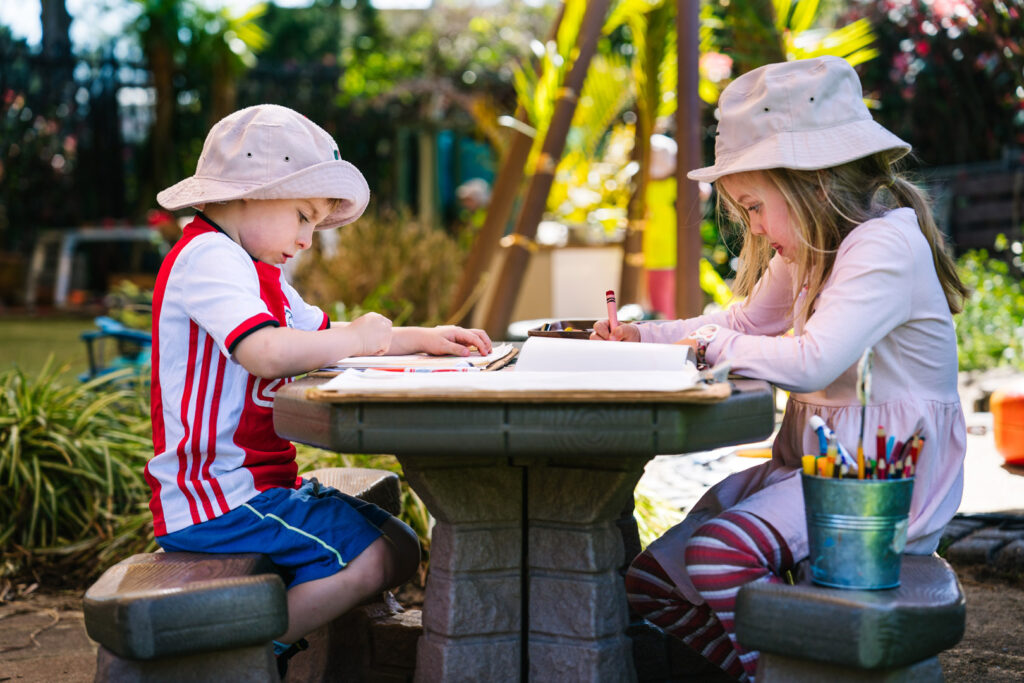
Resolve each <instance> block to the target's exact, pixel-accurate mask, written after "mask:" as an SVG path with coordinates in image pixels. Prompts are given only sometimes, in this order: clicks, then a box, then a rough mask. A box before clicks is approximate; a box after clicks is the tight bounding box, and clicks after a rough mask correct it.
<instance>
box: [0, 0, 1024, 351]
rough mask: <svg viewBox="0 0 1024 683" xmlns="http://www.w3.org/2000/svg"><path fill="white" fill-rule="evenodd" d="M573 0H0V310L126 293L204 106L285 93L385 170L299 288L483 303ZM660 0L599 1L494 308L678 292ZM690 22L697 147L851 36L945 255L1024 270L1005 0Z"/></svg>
mask: <svg viewBox="0 0 1024 683" xmlns="http://www.w3.org/2000/svg"><path fill="white" fill-rule="evenodd" d="M585 4H586V3H584V2H582V1H576V2H573V1H570V2H566V3H560V2H553V1H550V0H531V1H527V0H509V1H503V2H497V1H479V0H478V1H475V2H474V1H470V0H436V1H432V0H408V1H403V0H376V1H370V0H281V1H280V2H277V3H274V2H270V3H257V2H252V1H250V0H42V1H41V2H40V0H23V1H22V2H18V3H13V2H8V3H3V4H2V6H0V68H2V71H0V306H2V307H3V308H2V309H0V311H2V312H3V313H4V314H8V315H10V314H15V313H26V312H27V313H38V312H45V311H48V310H52V309H55V310H60V311H69V312H74V311H79V312H85V313H86V314H88V315H93V314H95V313H101V312H106V311H107V309H109V307H110V306H111V305H112V304H114V305H116V304H117V303H118V299H117V296H116V295H117V294H118V293H119V292H120V293H121V295H122V296H121V299H124V298H125V297H128V298H133V297H136V298H137V297H138V296H141V297H142V298H144V296H145V290H146V289H147V288H148V287H150V286H151V285H152V280H153V276H154V275H155V272H156V269H157V267H158V265H159V262H160V258H161V255H162V253H163V252H165V251H166V249H167V247H168V246H169V245H170V244H172V243H173V241H174V239H175V238H176V234H177V231H178V230H179V228H180V222H181V218H182V216H171V215H169V214H166V213H165V212H162V211H160V210H159V207H158V206H157V205H156V203H155V194H156V192H157V191H159V190H160V189H162V188H164V187H166V186H168V185H170V184H172V183H174V182H176V181H177V180H179V179H181V178H182V177H185V176H187V175H190V174H191V173H192V172H193V170H194V168H195V163H196V159H197V158H198V155H199V152H200V149H201V147H202V143H203V139H204V137H205V134H206V132H207V131H208V130H209V128H210V126H211V125H212V124H213V123H214V122H216V121H217V120H218V119H220V118H221V117H223V116H224V115H226V114H228V113H230V112H231V111H234V110H235V109H238V108H241V107H244V106H248V105H252V104H257V103H261V102H274V103H280V104H284V105H287V106H290V107H292V108H294V109H296V110H298V111H300V112H302V113H304V114H306V115H307V116H309V117H310V118H311V119H313V120H314V121H316V122H318V123H319V124H321V125H322V126H324V127H325V128H326V129H327V130H328V131H329V132H331V133H332V134H333V135H334V136H335V137H336V139H337V140H338V141H339V143H340V146H341V150H342V154H343V156H344V157H345V158H346V159H348V160H349V161H351V162H352V163H354V164H355V165H356V166H357V167H359V168H360V169H361V170H362V172H363V173H364V175H365V176H366V177H367V180H368V181H369V184H370V187H371V190H372V194H373V201H372V204H371V208H370V210H369V211H368V212H367V215H366V217H365V218H364V219H362V220H361V221H360V222H359V223H357V224H356V226H354V227H353V228H348V229H346V230H344V231H341V232H337V233H334V234H328V235H325V236H324V239H323V240H321V241H320V243H319V244H318V245H317V248H316V249H315V250H314V251H313V253H311V254H310V255H309V256H308V257H307V258H306V259H305V260H303V261H301V262H300V263H298V264H297V265H296V267H295V272H294V273H292V275H293V278H294V279H295V280H296V281H298V284H300V285H302V287H300V289H303V291H305V292H306V293H307V294H309V296H310V297H311V298H312V299H313V300H314V301H315V302H316V303H318V304H320V305H321V306H324V307H325V308H328V309H331V311H332V314H336V315H340V316H345V315H351V314H352V313H353V312H361V311H362V310H366V309H370V308H373V309H377V310H381V312H383V313H385V314H387V315H391V316H393V317H395V318H396V322H400V323H401V322H405V323H410V322H416V323H436V322H442V321H445V320H448V319H451V318H454V319H457V320H459V321H461V322H466V323H469V322H477V323H481V324H482V323H483V322H484V320H483V319H482V318H481V316H482V315H483V313H484V312H485V311H484V310H483V309H485V308H486V302H487V292H486V291H485V290H486V285H481V284H480V281H481V280H482V279H485V276H486V275H488V274H489V273H490V274H494V272H495V271H496V270H497V267H496V266H494V265H493V264H494V263H497V260H496V259H494V258H493V254H492V252H495V253H498V252H501V247H500V246H498V245H496V244H495V245H482V246H480V247H478V248H483V246H487V248H486V249H483V251H485V252H487V253H486V254H485V255H484V257H483V261H484V264H483V265H480V264H479V263H473V264H471V265H470V266H469V272H466V258H467V255H468V254H469V253H470V251H471V249H472V248H473V246H474V241H475V240H476V239H477V234H478V232H479V230H480V228H481V226H482V225H483V223H484V222H485V219H486V216H487V211H488V205H489V204H490V201H491V190H492V188H493V185H494V182H495V177H496V175H498V173H499V171H500V170H501V169H502V166H503V164H505V165H509V164H511V165H513V166H514V165H515V164H516V163H518V165H519V169H520V177H521V178H525V180H521V181H520V183H518V184H513V185H512V186H511V187H512V190H513V191H512V194H514V195H515V197H514V200H513V206H512V207H509V208H504V207H502V210H501V211H499V213H503V214H504V215H503V216H498V217H496V218H498V219H500V220H498V223H500V225H499V226H498V227H497V230H498V231H499V232H500V234H499V237H500V236H502V235H505V234H506V233H509V232H511V231H512V229H513V227H514V225H515V220H516V216H517V212H518V211H521V207H520V206H519V202H520V197H521V195H522V194H523V192H524V188H525V187H526V186H527V183H528V182H529V179H530V177H531V174H532V172H533V170H534V166H533V164H535V161H536V156H537V152H538V150H539V148H540V145H541V143H542V142H543V138H544V132H545V130H546V127H547V125H548V123H549V122H550V120H551V117H552V113H553V109H554V106H555V103H556V101H557V92H558V88H559V87H561V86H562V85H563V82H564V79H565V77H566V72H567V71H568V67H569V66H571V64H572V60H573V58H574V54H575V53H574V50H575V49H576V48H577V44H578V37H579V32H580V30H581V29H580V26H581V23H582V15H583V9H584V7H585ZM676 4H677V3H675V2H663V1H658V0H620V1H618V2H613V3H612V6H611V10H610V11H609V13H608V15H607V16H606V17H605V21H604V23H603V24H602V25H601V28H600V39H599V43H598V48H597V54H596V55H595V56H594V57H593V59H592V60H591V61H590V64H589V69H588V73H587V79H586V81H585V84H584V86H583V96H582V97H581V98H580V101H579V103H578V105H577V107H576V110H575V113H574V117H573V119H572V125H571V127H570V129H569V132H568V134H567V135H566V136H565V142H564V145H565V152H564V154H563V156H562V160H561V163H560V164H559V166H558V169H557V172H556V176H555V179H554V182H553V184H552V187H551V191H550V192H549V193H548V196H547V200H546V205H545V206H544V207H543V215H542V221H541V222H540V225H539V227H538V228H537V232H536V236H535V237H536V239H535V244H533V245H531V246H535V247H537V249H535V250H534V254H533V257H532V258H531V264H530V270H529V272H528V273H527V274H526V276H525V277H523V278H522V279H521V280H520V281H519V282H518V283H516V282H510V283H506V284H505V285H503V286H505V287H506V288H507V287H514V288H515V289H517V290H520V291H519V293H520V294H521V296H519V297H518V298H517V299H516V300H515V305H513V307H512V310H510V311H508V312H507V313H506V314H505V315H504V317H502V316H498V318H501V320H502V321H504V322H507V321H508V320H512V319H517V318H536V317H545V316H553V317H566V316H569V315H575V316H577V317H579V316H580V315H584V314H588V313H590V312H593V307H594V306H597V307H598V308H597V309H596V310H597V312H599V311H600V305H601V304H602V302H600V301H599V297H597V298H595V297H593V296H592V293H591V292H587V293H586V294H585V295H584V294H579V295H577V293H576V292H574V291H572V290H573V287H572V284H571V283H572V282H573V281H576V280H579V275H580V274H581V273H583V274H585V273H587V272H591V273H594V272H606V273H607V274H608V275H607V277H608V278H609V279H610V284H611V285H612V286H616V285H619V284H621V287H622V289H623V290H624V294H626V300H625V301H622V303H636V304H638V305H639V306H640V307H641V311H642V312H641V315H646V316H651V317H654V316H658V315H669V316H670V315H672V314H673V313H674V312H675V311H674V310H673V306H672V302H671V300H670V297H669V300H668V301H665V297H659V289H664V288H665V287H666V286H667V285H665V284H664V281H663V280H659V279H658V272H657V271H664V270H669V271H671V269H673V268H674V267H675V259H674V249H675V242H674V234H671V235H669V234H666V233H668V232H674V230H669V229H668V228H661V227H659V225H661V224H664V225H672V224H673V222H674V220H675V217H674V214H673V215H669V216H667V217H665V216H659V215H658V214H659V210H660V208H664V207H669V206H670V205H671V204H672V202H673V201H674V197H675V192H674V191H675V187H674V184H675V181H674V179H670V181H669V183H668V185H670V186H671V187H667V188H666V187H664V185H665V184H664V183H661V184H659V182H658V181H659V179H658V178H653V179H652V177H651V175H650V167H651V161H652V153H651V151H650V149H651V146H650V144H649V143H648V142H646V140H648V138H649V136H650V135H652V134H661V135H664V136H665V137H666V138H668V139H670V140H671V138H672V137H674V135H675V130H674V128H675V120H674V118H673V114H674V112H675V108H676V101H677V98H676V92H675V89H676V75H675V60H676V36H675V31H674V30H673V28H674V17H675V12H676ZM699 22H700V27H699V46H695V47H693V48H692V49H693V52H694V55H693V56H694V58H696V59H698V60H699V75H700V84H699V96H700V101H701V104H702V108H701V112H700V114H699V115H700V117H701V137H702V144H703V145H704V146H705V152H706V153H705V158H706V159H710V158H711V155H712V146H713V133H714V104H715V101H716V99H717V95H718V93H719V92H720V90H721V88H722V87H724V85H726V84H727V83H728V82H729V81H730V80H731V79H732V78H733V77H735V76H736V75H738V74H740V73H743V72H745V71H748V70H750V69H751V68H754V67H756V66H759V65H761V64H764V63H768V62H772V61H779V60H784V59H794V58H799V57H806V56H813V55H816V54H823V53H828V54H837V55H840V56H843V57H846V58H847V59H849V60H850V61H851V63H853V64H854V65H855V66H856V67H857V68H858V71H859V72H860V74H861V76H862V80H863V83H864V86H865V95H866V98H867V100H868V102H869V105H870V106H871V107H872V109H873V111H874V114H875V116H876V117H877V119H878V120H879V121H880V122H881V123H882V124H883V125H885V126H887V127H888V128H890V129H891V130H893V131H894V132H895V133H897V134H898V135H900V136H901V137H903V138H904V139H907V140H908V141H911V142H912V143H913V145H914V149H915V152H916V155H917V157H916V159H914V160H913V162H911V163H912V164H913V165H914V167H915V168H914V169H913V170H915V171H917V172H918V174H919V176H920V178H921V179H922V182H924V183H926V184H928V185H929V186H930V187H931V189H932V190H933V194H934V195H935V197H936V200H937V202H938V203H937V208H938V212H939V218H940V222H941V223H942V225H943V228H944V229H945V230H946V232H947V234H948V235H949V237H950V239H951V241H952V243H953V245H954V247H955V248H956V249H957V250H958V253H963V252H965V251H966V250H968V249H971V248H985V249H988V250H989V251H993V250H995V248H996V240H997V236H998V235H1003V236H1004V237H1005V238H1006V240H1008V241H1006V243H1005V244H1003V245H1002V247H1003V249H1004V250H1006V251H1007V252H1008V255H1007V258H1006V259H1004V260H1006V261H1007V262H1008V263H1009V264H1010V265H1011V266H1014V265H1016V266H1017V269H1018V271H1019V265H1020V261H1019V258H1017V259H1016V262H1014V261H1015V259H1014V256H1019V253H1016V252H1014V251H1012V249H1014V248H1016V249H1017V251H1018V252H1019V245H1018V242H1019V239H1020V216H1019V209H1020V194H1021V188H1020V184H1021V183H1020V172H1019V169H1020V167H1021V154H1022V152H1021V150H1022V147H1024V105H1022V99H1024V57H1022V54H1021V43H1022V40H1021V39H1022V37H1024V16H1022V5H1021V1H1020V0H998V1H989V0H848V1H837V0H798V1H793V0H775V1H774V2H770V1H768V0H707V1H705V2H703V3H701V4H700V9H699ZM684 48H685V49H687V50H689V49H691V46H684ZM517 135H518V136H524V135H525V136H528V137H529V138H530V139H531V140H532V147H531V148H530V152H529V154H530V156H528V157H527V158H526V159H525V161H522V160H520V161H514V160H510V159H509V156H510V148H512V147H514V146H515V145H514V143H515V138H516V136H517ZM638 141H640V142H639V143H638ZM656 146H657V145H656ZM655 154H657V152H655ZM673 163H674V160H673ZM979 176H981V177H983V178H984V179H985V180H983V182H982V184H983V185H987V186H990V187H991V186H992V185H993V183H995V184H999V183H1002V185H1005V192H1004V193H1003V195H1002V196H1001V197H1000V201H1002V202H1003V204H1004V205H1005V206H1004V207H1003V208H1002V209H991V210H994V211H997V212H998V211H1002V214H1001V215H999V216H993V217H992V220H990V221H988V222H986V223H984V224H978V221H979V217H978V216H977V213H978V211H977V210H971V211H962V210H961V211H959V212H958V208H959V209H963V208H965V207H966V206H967V205H968V204H970V203H971V202H975V201H977V199H976V197H975V195H977V194H978V192H977V189H976V188H973V189H972V188H970V187H967V186H966V185H968V184H969V183H968V181H970V180H971V179H977V178H978V177H979ZM505 189H507V188H505ZM705 190H707V188H705ZM508 194H509V192H507V191H504V192H502V198H503V199H507V196H508ZM638 195H641V196H640V197H638ZM958 202H959V204H960V205H961V206H959V207H958ZM645 204H653V205H654V206H653V209H652V208H648V207H647V206H645ZM1015 211H1016V212H1017V213H1014V212H1015ZM970 214H974V215H973V218H971V217H970ZM630 220H634V221H641V222H647V223H650V224H652V225H648V226H647V228H648V229H647V233H649V234H645V236H644V240H645V245H644V257H645V258H644V264H645V270H647V271H650V272H648V273H646V277H641V276H637V275H636V274H632V273H624V272H623V270H622V269H623V266H622V264H620V263H619V262H620V261H621V254H622V242H623V240H624V239H625V233H626V227H627V226H628V225H629V224H630ZM972 220H973V223H972ZM493 229H494V228H492V230H493ZM701 233H702V243H703V245H704V250H703V251H704V256H705V257H706V263H705V264H703V265H702V269H701V275H702V278H701V286H702V287H703V289H704V290H705V291H706V294H705V302H706V303H711V302H714V301H715V300H716V297H717V299H718V300H719V303H721V302H722V301H721V300H722V299H725V298H727V295H726V293H725V291H724V290H723V289H721V282H719V281H718V279H721V280H723V281H724V282H726V283H727V282H728V278H729V277H730V274H731V264H730V260H731V258H732V255H733V253H734V252H735V244H733V243H732V241H731V239H730V237H729V236H728V235H725V236H723V235H721V234H720V231H719V230H718V227H717V225H716V224H715V222H714V220H713V217H712V216H711V215H710V214H709V215H708V220H707V221H706V222H705V223H704V224H703V226H702V228H701ZM506 242H507V240H506ZM1014 245H1018V246H1016V247H1014ZM506 246H507V243H506ZM577 246H588V247H604V248H605V249H604V250H603V252H604V253H602V249H598V248H593V249H590V250H587V251H585V252H582V253H577V252H575V251H573V247H577ZM616 249H617V250H618V251H616ZM708 266H710V267H708ZM626 267H627V268H628V265H627V266H626ZM625 276H629V277H633V278H634V279H636V282H635V283H633V282H623V281H622V279H623V278H624V277H625ZM716 276H717V278H716ZM460 278H462V279H463V280H466V281H464V282H461V283H460ZM494 279H496V278H493V277H492V278H491V280H492V281H493V280H494ZM513 279H514V278H513ZM478 285H479V286H478ZM126 286H127V287H128V289H129V291H127V292H126V291H123V290H124V288H125V287H126ZM490 286H491V287H493V286H494V284H493V283H492V284H491V285H490ZM133 287H134V288H137V289H140V290H142V291H141V292H136V291H135V289H132V288H133ZM599 287H600V283H592V287H591V289H595V290H596V289H597V288H599ZM523 290H525V291H523ZM716 292H717V294H716ZM112 294H114V295H115V296H114V298H113V299H112V298H111V295H112ZM590 298H594V302H593V303H592V304H591V303H586V304H585V303H583V302H584V301H589V299H590ZM620 301H621V299H620ZM478 304H479V305H478ZM474 308H475V309H476V314H477V319H476V320H475V321H474V319H473V318H472V315H471V314H472V313H473V309H474ZM492 317H493V316H492ZM129 322H138V321H129ZM139 325H140V327H143V328H144V326H145V323H144V321H143V322H141V323H139ZM489 331H491V333H492V334H495V335H496V336H502V334H503V333H504V332H505V331H506V330H505V329H504V327H503V326H501V327H500V328H499V329H491V330H489Z"/></svg>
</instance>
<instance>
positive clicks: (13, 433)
mask: <svg viewBox="0 0 1024 683" xmlns="http://www.w3.org/2000/svg"><path fill="white" fill-rule="evenodd" d="M66 371H67V366H65V367H63V368H60V369H54V367H53V361H52V358H51V359H50V360H49V361H47V363H46V364H45V366H44V367H43V369H42V370H41V371H40V372H39V374H38V376H35V377H29V376H27V375H26V374H25V373H24V372H23V371H22V370H21V369H19V368H12V369H10V370H6V371H4V372H2V373H0V490H2V491H3V493H2V494H0V554H2V555H3V557H4V558H5V559H4V562H3V564H2V565H0V577H5V576H12V577H18V576H21V577H24V576H28V575H30V574H33V575H35V578H36V580H39V579H40V578H41V575H43V574H46V575H49V576H56V577H59V578H60V580H61V581H74V580H75V579H85V578H91V577H93V576H96V575H98V574H99V573H100V572H101V571H102V570H103V569H104V568H106V566H107V565H109V564H110V563H111V562H113V561H116V560H118V559H120V558H121V557H122V556H124V555H128V554H131V553H133V552H142V551H143V550H145V549H147V548H150V547H152V545H153V543H152V540H151V539H152V537H153V536H152V530H151V528H150V529H147V527H150V526H151V518H150V513H149V510H148V509H147V507H146V502H147V501H148V499H149V488H148V486H147V485H146V483H145V481H144V480H143V477H142V468H143V465H144V464H145V462H146V460H147V458H148V457H149V455H150V453H151V450H152V446H151V442H150V434H149V430H150V426H149V425H150V420H149V410H148V405H147V398H146V397H147V396H148V391H145V390H144V388H143V386H142V382H139V381H138V380H134V381H129V380H128V379H127V378H129V377H131V375H128V374H126V373H111V374H109V375H105V376H103V377H100V378H97V379H94V380H92V381H90V382H86V383H83V384H79V383H69V382H66V381H62V379H63V378H62V377H61V375H62V373H64V372H66Z"/></svg>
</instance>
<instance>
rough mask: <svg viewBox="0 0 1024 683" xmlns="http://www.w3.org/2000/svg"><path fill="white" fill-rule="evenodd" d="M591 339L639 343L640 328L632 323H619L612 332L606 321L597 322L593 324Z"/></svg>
mask: <svg viewBox="0 0 1024 683" xmlns="http://www.w3.org/2000/svg"><path fill="white" fill-rule="evenodd" d="M590 338H591V339H607V340H608V341H627V342H638V341H640V328H639V327H637V326H636V325H634V324H633V323H620V324H619V326H618V327H616V328H615V329H614V330H612V329H610V328H609V326H608V321H607V320H598V321H597V322H595V323H594V332H593V333H592V334H591V335H590Z"/></svg>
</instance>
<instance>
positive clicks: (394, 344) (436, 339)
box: [331, 323, 491, 356]
mask: <svg viewBox="0 0 1024 683" xmlns="http://www.w3.org/2000/svg"><path fill="white" fill-rule="evenodd" d="M334 324H335V323H331V325H334ZM470 346H475V347H476V348H477V350H478V351H479V352H480V354H481V355H487V354H488V353H490V352H491V339H490V337H488V336H487V333H486V332H484V331H483V330H477V329H466V328H464V327H457V326H455V325H439V326H438V327H396V328H394V330H392V335H391V347H390V348H389V349H388V350H387V353H388V354H389V355H402V354H406V353H418V352H420V351H424V352H426V353H430V354H433V355H435V356H445V355H453V356H468V355H469V353H470V351H469V347H470Z"/></svg>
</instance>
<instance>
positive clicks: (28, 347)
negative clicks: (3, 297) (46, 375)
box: [0, 316, 95, 378]
mask: <svg viewBox="0 0 1024 683" xmlns="http://www.w3.org/2000/svg"><path fill="white" fill-rule="evenodd" d="M91 329H95V325H93V322H92V318H82V317H72V316H67V317H52V318H51V317H28V316H16V317H15V316H0V371H2V370H7V369H8V368H11V367H15V366H17V367H19V368H21V369H22V370H23V371H24V372H25V373H26V374H27V375H30V376H34V375H36V374H38V372H39V371H40V370H41V369H42V367H43V364H44V363H46V359H47V358H48V357H49V356H50V354H53V359H54V365H55V366H56V367H60V366H62V365H64V364H65V363H69V364H70V365H71V368H70V371H69V372H68V373H66V374H65V375H64V376H65V377H70V378H75V377H77V376H78V374H79V373H81V372H84V371H85V370H87V369H88V367H89V361H88V359H87V358H86V352H85V343H84V342H82V340H81V338H80V336H79V335H81V334H82V332H85V331H86V330H91Z"/></svg>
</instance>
